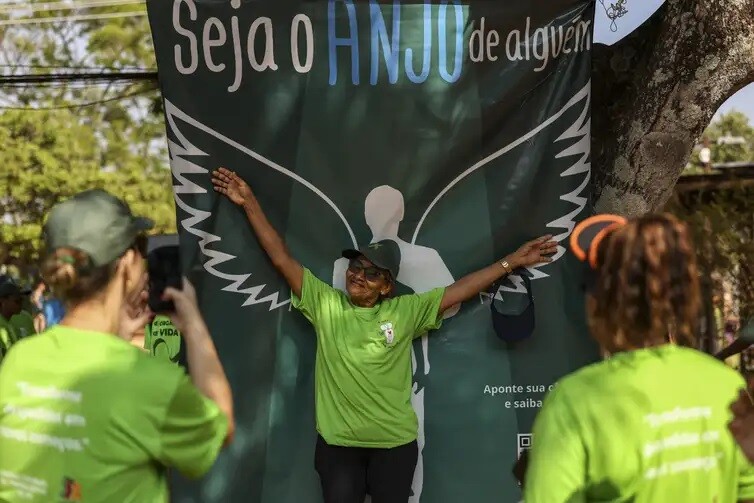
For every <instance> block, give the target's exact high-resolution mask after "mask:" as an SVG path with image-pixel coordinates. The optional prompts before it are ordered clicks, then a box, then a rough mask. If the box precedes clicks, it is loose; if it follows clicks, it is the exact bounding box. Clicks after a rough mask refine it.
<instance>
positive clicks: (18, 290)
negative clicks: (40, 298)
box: [0, 274, 31, 298]
mask: <svg viewBox="0 0 754 503" xmlns="http://www.w3.org/2000/svg"><path fill="white" fill-rule="evenodd" d="M30 293H31V289H30V288H22V287H21V286H19V284H18V283H16V282H15V281H14V280H13V278H11V277H10V276H8V275H7V274H3V275H0V298H5V297H15V296H16V295H29V294H30Z"/></svg>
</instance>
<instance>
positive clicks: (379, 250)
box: [343, 239, 401, 279]
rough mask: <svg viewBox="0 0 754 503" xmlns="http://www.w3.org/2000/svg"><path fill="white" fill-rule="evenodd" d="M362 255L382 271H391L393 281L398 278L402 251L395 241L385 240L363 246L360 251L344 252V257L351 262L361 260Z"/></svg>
mask: <svg viewBox="0 0 754 503" xmlns="http://www.w3.org/2000/svg"><path fill="white" fill-rule="evenodd" d="M362 255H363V256H364V257H366V258H367V260H369V261H370V262H371V263H373V264H374V265H376V266H377V267H379V268H380V269H386V270H388V271H390V274H392V275H393V279H396V278H398V270H399V269H400V266H401V249H400V247H399V246H398V243H396V242H395V241H392V240H390V239H383V240H382V241H377V242H376V243H372V244H370V245H367V246H362V247H361V248H359V249H358V250H353V249H348V250H343V256H344V257H345V258H347V259H349V260H352V259H355V258H359V257H361V256H362Z"/></svg>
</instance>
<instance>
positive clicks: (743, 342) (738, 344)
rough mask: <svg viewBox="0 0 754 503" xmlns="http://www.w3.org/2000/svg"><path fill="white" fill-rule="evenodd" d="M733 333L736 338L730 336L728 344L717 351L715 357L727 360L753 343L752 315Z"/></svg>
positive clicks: (753, 319)
mask: <svg viewBox="0 0 754 503" xmlns="http://www.w3.org/2000/svg"><path fill="white" fill-rule="evenodd" d="M734 330H735V327H734ZM735 335H736V338H735V339H733V338H732V337H731V339H732V340H730V341H728V342H729V344H728V345H727V346H726V347H725V348H723V349H722V350H721V351H720V352H718V353H717V354H716V355H715V358H718V359H720V360H726V361H727V360H728V358H730V357H731V356H734V355H738V354H740V353H741V352H742V351H745V350H747V349H748V348H749V347H751V345H752V344H754V317H752V318H751V319H749V320H748V321H747V322H746V323H744V326H743V328H742V329H741V330H739V331H738V333H737V334H735Z"/></svg>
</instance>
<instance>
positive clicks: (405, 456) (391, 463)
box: [314, 436, 419, 503]
mask: <svg viewBox="0 0 754 503" xmlns="http://www.w3.org/2000/svg"><path fill="white" fill-rule="evenodd" d="M418 456H419V449H418V446H417V444H416V441H413V442H411V443H410V444H406V445H401V446H398V447H393V448H391V449H370V448H364V447H339V446H336V445H329V444H328V443H327V442H325V440H324V439H323V438H322V437H321V436H317V448H316V449H315V451H314V468H315V469H316V470H317V473H318V474H319V480H320V483H321V484H322V495H323V496H324V500H325V503H364V498H365V497H366V495H367V493H369V494H370V495H371V496H372V503H406V502H407V501H408V498H409V496H410V495H411V482H412V481H413V480H414V469H415V468H416V460H417V457H418Z"/></svg>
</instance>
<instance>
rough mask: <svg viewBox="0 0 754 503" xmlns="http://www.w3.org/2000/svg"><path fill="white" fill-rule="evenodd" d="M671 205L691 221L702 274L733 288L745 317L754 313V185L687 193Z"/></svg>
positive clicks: (671, 207)
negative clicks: (753, 259) (753, 260)
mask: <svg viewBox="0 0 754 503" xmlns="http://www.w3.org/2000/svg"><path fill="white" fill-rule="evenodd" d="M668 209H669V210H670V211H671V212H673V213H674V214H676V215H677V216H679V217H680V218H682V219H683V220H685V221H686V222H687V223H688V224H689V226H690V228H691V231H692V233H693V236H694V243H695V244H696V250H697V259H698V263H699V268H700V271H701V273H702V275H704V277H706V278H713V279H717V280H718V282H720V281H724V282H725V283H727V284H728V285H729V286H730V287H731V288H732V290H733V293H734V296H735V299H736V301H737V302H738V303H739V311H740V316H741V319H746V318H747V317H749V316H751V315H754V262H752V257H754V187H752V186H751V185H749V186H745V185H743V184H741V186H740V187H738V188H734V189H726V190H713V191H706V192H697V193H694V194H693V195H689V194H684V195H682V196H680V197H677V198H676V199H675V200H673V201H671V203H670V204H669V206H668Z"/></svg>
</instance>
